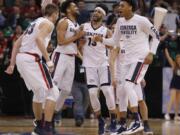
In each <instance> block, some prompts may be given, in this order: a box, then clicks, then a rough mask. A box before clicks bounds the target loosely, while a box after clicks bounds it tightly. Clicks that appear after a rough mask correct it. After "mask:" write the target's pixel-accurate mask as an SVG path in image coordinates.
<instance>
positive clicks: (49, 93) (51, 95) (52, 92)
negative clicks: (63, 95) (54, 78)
mask: <svg viewBox="0 0 180 135" xmlns="http://www.w3.org/2000/svg"><path fill="white" fill-rule="evenodd" d="M58 97H59V90H58V88H57V87H56V86H53V88H51V89H49V90H46V99H49V100H52V101H54V102H56V101H57V99H58Z"/></svg>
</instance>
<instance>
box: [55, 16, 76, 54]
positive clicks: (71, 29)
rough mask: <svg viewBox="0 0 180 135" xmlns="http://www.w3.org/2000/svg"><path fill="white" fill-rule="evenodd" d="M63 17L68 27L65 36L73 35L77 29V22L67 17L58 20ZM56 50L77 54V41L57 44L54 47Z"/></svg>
mask: <svg viewBox="0 0 180 135" xmlns="http://www.w3.org/2000/svg"><path fill="white" fill-rule="evenodd" d="M64 19H66V20H67V22H68V28H67V31H66V34H65V38H70V37H72V36H74V35H75V32H76V30H78V29H79V24H78V23H74V22H72V21H71V20H70V19H68V18H63V19H61V20H60V21H63V20H64ZM55 51H56V52H60V53H63V54H77V43H76V42H72V43H69V44H68V45H58V46H57V47H56V49H55Z"/></svg>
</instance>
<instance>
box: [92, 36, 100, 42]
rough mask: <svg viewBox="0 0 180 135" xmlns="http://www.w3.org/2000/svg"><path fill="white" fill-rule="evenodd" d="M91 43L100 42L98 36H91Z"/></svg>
mask: <svg viewBox="0 0 180 135" xmlns="http://www.w3.org/2000/svg"><path fill="white" fill-rule="evenodd" d="M92 41H94V42H102V37H101V36H98V35H95V36H93V38H92Z"/></svg>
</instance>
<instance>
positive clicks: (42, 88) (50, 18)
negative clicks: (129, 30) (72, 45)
mask: <svg viewBox="0 0 180 135" xmlns="http://www.w3.org/2000/svg"><path fill="white" fill-rule="evenodd" d="M58 14H59V9H58V7H57V6H56V5H54V4H48V5H47V6H46V7H45V9H44V15H45V16H44V17H40V18H38V19H36V20H35V21H33V22H32V23H31V24H30V26H29V27H28V28H27V29H26V31H25V32H24V33H23V34H22V35H21V37H20V38H19V39H18V40H17V41H16V43H15V45H14V48H13V51H12V56H11V62H10V65H9V66H8V68H7V70H6V73H8V74H12V73H13V70H14V66H15V63H16V65H17V69H18V71H19V72H20V74H21V76H22V78H23V79H24V81H25V83H26V86H27V88H28V89H29V90H32V91H33V93H34V96H33V112H34V116H35V119H36V120H37V127H35V129H34V132H32V134H33V135H36V134H39V135H52V134H53V133H52V123H51V121H52V116H53V113H54V109H55V105H56V101H57V99H58V97H59V91H58V88H57V87H56V86H55V85H54V84H53V83H52V80H51V77H50V74H49V71H53V68H54V64H53V62H52V61H51V60H50V58H49V55H48V52H47V51H46V47H47V46H48V43H49V40H50V38H51V33H52V31H53V29H54V23H55V22H56V20H57V18H58ZM42 56H43V57H44V58H45V60H46V64H45V63H42V59H41V58H42ZM42 104H45V106H44V114H45V123H42V110H43V109H42Z"/></svg>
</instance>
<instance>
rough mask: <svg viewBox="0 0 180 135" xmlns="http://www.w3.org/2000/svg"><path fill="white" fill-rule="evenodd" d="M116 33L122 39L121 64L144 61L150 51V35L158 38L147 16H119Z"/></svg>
mask: <svg viewBox="0 0 180 135" xmlns="http://www.w3.org/2000/svg"><path fill="white" fill-rule="evenodd" d="M116 29H117V30H116V32H117V33H115V34H114V35H117V37H115V36H114V37H115V38H116V39H115V40H117V41H119V40H121V41H120V46H121V47H120V48H121V52H120V53H121V57H120V58H119V59H120V63H121V64H130V63H134V62H137V61H140V62H143V61H144V58H145V57H146V56H147V55H148V53H149V52H150V43H149V35H151V36H152V37H153V40H154V37H155V38H158V35H157V32H156V31H155V29H154V27H153V25H152V24H151V23H150V22H149V20H148V19H147V18H145V17H142V16H139V15H136V14H135V15H134V16H133V17H132V18H131V19H129V20H126V19H125V18H119V19H118V21H117V24H116Z"/></svg>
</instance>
